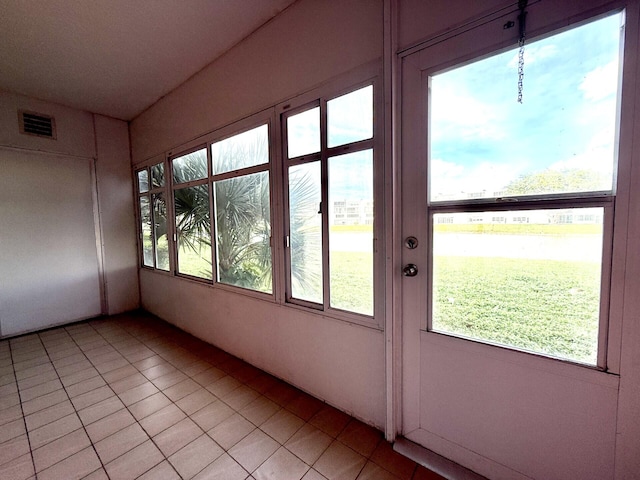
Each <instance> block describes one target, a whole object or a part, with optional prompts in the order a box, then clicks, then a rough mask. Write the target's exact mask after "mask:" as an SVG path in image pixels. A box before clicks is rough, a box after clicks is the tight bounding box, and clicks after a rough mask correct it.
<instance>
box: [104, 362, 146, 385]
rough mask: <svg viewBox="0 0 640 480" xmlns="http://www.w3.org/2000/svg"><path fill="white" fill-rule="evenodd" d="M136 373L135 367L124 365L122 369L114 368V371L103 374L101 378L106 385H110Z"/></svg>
mask: <svg viewBox="0 0 640 480" xmlns="http://www.w3.org/2000/svg"><path fill="white" fill-rule="evenodd" d="M136 373H139V372H138V370H137V369H136V367H134V366H133V365H125V366H124V367H120V368H116V369H115V370H111V371H110V372H107V373H105V374H104V375H103V378H104V379H105V381H106V382H107V383H109V384H112V383H115V382H117V381H118V380H122V379H123V378H127V377H130V376H131V375H135V374H136Z"/></svg>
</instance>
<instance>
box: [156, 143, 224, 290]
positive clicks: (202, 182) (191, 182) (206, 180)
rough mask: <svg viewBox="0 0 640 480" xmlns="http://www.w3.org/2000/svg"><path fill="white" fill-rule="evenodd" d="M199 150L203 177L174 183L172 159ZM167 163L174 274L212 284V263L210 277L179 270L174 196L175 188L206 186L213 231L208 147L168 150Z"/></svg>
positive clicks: (211, 230)
mask: <svg viewBox="0 0 640 480" xmlns="http://www.w3.org/2000/svg"><path fill="white" fill-rule="evenodd" d="M199 150H205V155H206V157H207V160H206V161H207V165H206V167H207V175H206V176H205V177H204V178H199V179H196V180H189V181H188V182H182V183H176V182H175V181H174V179H173V162H174V160H176V159H178V158H181V157H183V156H185V155H189V154H190V153H194V152H197V151H199ZM167 163H168V168H169V173H170V185H171V186H170V188H171V219H172V222H173V224H172V229H171V231H172V237H173V243H174V248H173V250H172V252H171V257H172V258H173V264H174V265H175V268H174V270H173V271H174V272H175V275H176V276H177V277H185V278H188V279H190V280H195V281H198V282H206V283H210V284H213V283H214V279H215V274H214V272H213V265H214V263H212V264H211V269H212V270H211V279H208V278H204V277H198V276H197V275H191V274H188V273H183V272H180V261H179V260H180V256H179V242H178V225H177V222H176V212H175V201H176V197H175V192H176V190H181V189H183V188H191V187H199V186H203V185H204V186H206V187H207V192H208V194H209V229H210V230H209V231H210V232H213V220H212V218H211V212H212V209H211V186H210V185H209V183H210V182H209V177H210V176H211V157H210V154H209V149H208V147H207V145H206V144H200V145H196V146H192V147H190V148H188V149H186V150H181V151H179V152H178V153H175V154H174V153H173V152H169V154H168V155H167ZM211 252H212V253H211V261H212V262H214V261H215V252H214V245H213V243H212V245H211Z"/></svg>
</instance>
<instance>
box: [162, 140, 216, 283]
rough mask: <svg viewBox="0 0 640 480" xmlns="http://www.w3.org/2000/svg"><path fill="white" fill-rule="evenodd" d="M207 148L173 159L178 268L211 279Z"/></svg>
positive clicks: (178, 270) (182, 272)
mask: <svg viewBox="0 0 640 480" xmlns="http://www.w3.org/2000/svg"><path fill="white" fill-rule="evenodd" d="M207 163H208V161H207V149H206V148H201V149H198V150H196V151H194V152H191V153H188V154H186V155H181V156H179V157H176V158H174V159H172V161H171V170H172V177H173V210H174V214H175V229H176V236H175V239H176V244H177V245H176V250H177V262H176V268H177V272H178V273H180V274H184V275H190V276H193V277H198V278H204V279H207V280H211V279H212V273H211V272H212V268H211V262H212V260H211V216H210V213H209V212H210V205H209V187H208V176H209V175H208V170H207Z"/></svg>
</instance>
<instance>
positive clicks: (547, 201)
mask: <svg viewBox="0 0 640 480" xmlns="http://www.w3.org/2000/svg"><path fill="white" fill-rule="evenodd" d="M621 11H622V12H624V5H620V4H618V5H613V6H611V5H609V6H608V7H607V8H603V9H601V10H600V11H595V12H590V14H584V15H581V16H580V17H576V18H574V19H573V22H572V23H571V24H569V25H566V24H565V25H563V26H562V27H561V28H557V25H552V26H551V27H549V26H546V27H544V28H539V26H538V25H536V27H538V28H537V29H532V30H533V31H535V32H536V33H535V35H533V34H532V35H531V36H529V37H528V40H529V41H531V39H532V38H534V37H544V36H550V35H553V34H556V33H559V32H562V31H563V30H570V29H573V28H576V27H579V26H580V25H582V24H585V23H590V22H592V21H595V20H597V19H599V18H603V17H606V16H608V15H610V14H613V13H617V12H621ZM623 15H624V13H623ZM554 27H555V28H554ZM501 48H505V47H500V46H496V47H494V48H489V49H485V50H483V51H480V52H477V54H474V55H466V56H465V57H463V58H458V59H457V60H453V61H450V62H448V63H446V64H440V65H434V66H433V67H431V68H429V69H427V70H424V71H423V79H422V81H423V91H428V88H427V86H428V82H429V77H430V76H432V75H434V74H437V73H438V72H442V71H445V70H447V69H449V68H452V67H456V66H461V65H464V64H465V63H469V62H471V61H475V60H479V59H482V58H483V57H487V56H491V55H493V54H496V53H499V52H500V50H501ZM506 48H513V46H512V45H508V46H507V47H506ZM620 51H621V62H620V67H619V68H620V75H619V79H618V82H619V84H618V106H617V118H616V133H615V135H616V140H615V141H616V147H617V148H616V149H615V153H614V155H615V159H614V174H613V186H612V190H611V191H591V192H578V193H569V194H549V195H530V196H518V201H517V202H511V201H509V200H510V198H509V197H507V198H501V197H499V198H481V199H465V200H438V201H431V200H430V194H429V192H430V190H429V187H430V186H429V185H428V186H427V212H428V213H427V215H428V218H427V234H428V241H429V245H430V247H429V249H428V264H429V268H428V286H427V288H428V291H427V305H428V307H427V318H426V319H425V321H424V322H423V326H422V328H423V330H425V331H427V332H428V333H429V334H433V335H445V336H452V337H456V338H460V339H462V340H467V341H470V342H473V343H478V344H486V345H493V346H496V347H500V348H504V349H506V350H510V351H513V352H519V353H524V354H527V355H533V356H537V357H546V358H549V359H552V360H556V361H559V362H563V363H568V364H575V365H577V366H580V367H585V368H593V369H596V370H600V371H605V372H610V373H618V372H619V355H620V331H619V330H620V326H619V325H620V319H619V315H620V314H621V312H620V311H619V307H618V304H617V303H615V302H613V301H612V296H613V291H612V289H613V288H614V281H615V280H614V278H612V276H613V275H614V274H615V272H614V268H613V262H614V261H615V258H614V257H615V255H614V248H615V245H614V238H616V237H618V238H620V237H619V236H618V235H619V233H618V230H619V229H620V230H622V228H623V227H616V228H614V224H615V222H616V221H617V218H620V217H619V216H620V215H621V214H620V212H619V211H618V210H620V209H619V208H617V198H618V195H619V193H620V190H621V189H622V190H624V191H626V190H627V189H628V188H629V186H628V185H625V184H624V183H625V180H626V179H623V178H622V175H620V173H621V172H622V171H623V168H628V167H627V166H628V165H629V163H630V161H631V159H630V158H629V157H625V158H623V156H622V155H623V154H622V152H621V149H620V148H619V145H620V144H621V142H622V140H621V133H620V132H621V125H622V124H623V123H624V122H629V121H630V120H629V118H628V115H626V116H625V112H624V106H623V104H622V101H621V100H622V93H623V86H624V78H623V74H624V71H623V65H624V57H625V38H624V37H621V46H620ZM429 154H430V151H428V155H429ZM430 165H431V161H430V159H429V167H428V168H430ZM581 207H584V208H589V207H600V208H603V211H604V218H603V250H602V257H601V258H602V263H601V277H600V306H599V325H598V350H597V362H596V364H595V365H589V364H584V363H580V362H577V361H572V360H567V359H564V358H558V357H554V356H550V355H546V354H544V353H542V352H530V351H525V350H522V349H520V348H518V347H513V346H508V345H503V344H495V343H492V342H491V341H488V340H484V339H478V338H468V337H465V336H462V335H459V334H455V333H451V332H441V331H434V330H433V328H432V318H433V316H432V306H433V302H432V299H433V287H434V286H433V234H434V232H433V230H434V228H433V218H434V215H435V214H447V213H470V214H473V213H479V212H487V213H488V214H489V215H491V214H494V213H498V212H503V211H510V212H514V211H518V212H523V213H525V212H527V211H530V210H541V209H567V208H581ZM521 216H523V215H518V217H521ZM527 223H528V222H527ZM621 236H624V234H622V235H621Z"/></svg>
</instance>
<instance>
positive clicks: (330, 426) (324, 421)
mask: <svg viewBox="0 0 640 480" xmlns="http://www.w3.org/2000/svg"><path fill="white" fill-rule="evenodd" d="M350 420H351V417H350V416H349V415H347V414H346V413H344V412H341V411H340V410H338V409H337V408H333V407H331V406H329V405H327V406H325V407H324V408H323V409H322V410H320V411H319V412H318V413H317V414H316V415H314V416H313V418H312V419H311V420H310V421H309V423H310V424H311V425H313V426H314V427H318V428H319V429H320V430H322V431H323V432H325V433H326V434H327V435H330V436H332V437H333V438H336V437H337V436H338V435H340V433H342V431H343V430H344V428H345V427H346V426H347V424H348V423H349V421H350Z"/></svg>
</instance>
